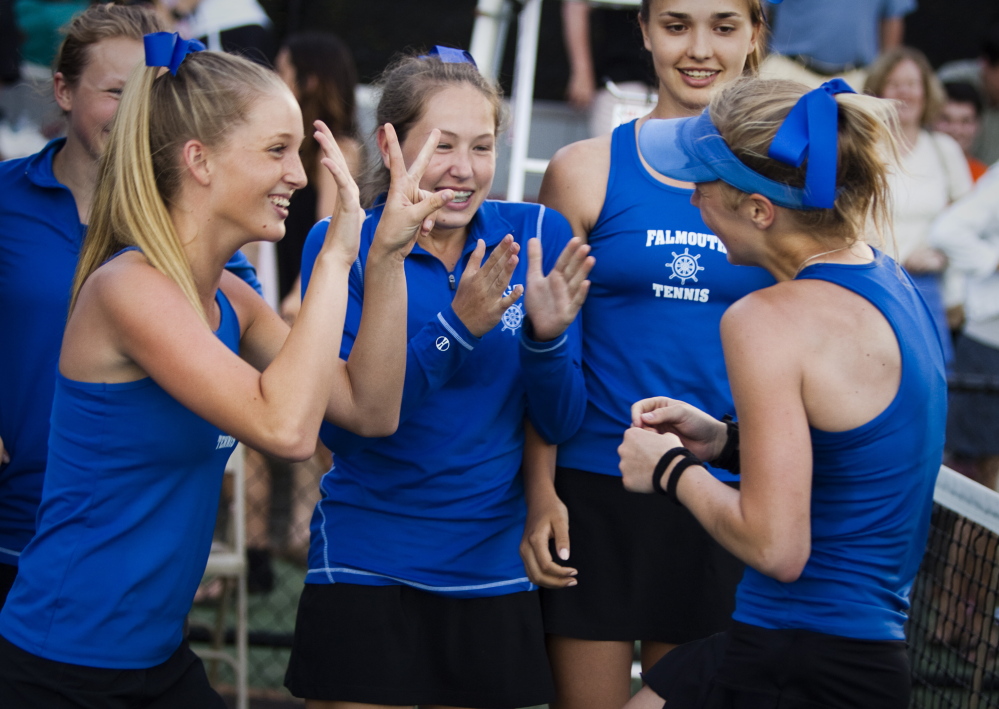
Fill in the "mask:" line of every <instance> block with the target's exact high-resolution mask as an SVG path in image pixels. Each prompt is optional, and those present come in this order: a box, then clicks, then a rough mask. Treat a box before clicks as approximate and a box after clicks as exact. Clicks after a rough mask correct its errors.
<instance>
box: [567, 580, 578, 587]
mask: <svg viewBox="0 0 999 709" xmlns="http://www.w3.org/2000/svg"><path fill="white" fill-rule="evenodd" d="M578 583H579V581H577V580H576V579H571V580H570V581H569V583H567V584H566V585H565V587H566V588H569V587H570V586H575V585H577V584H578Z"/></svg>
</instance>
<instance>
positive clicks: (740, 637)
mask: <svg viewBox="0 0 999 709" xmlns="http://www.w3.org/2000/svg"><path fill="white" fill-rule="evenodd" d="M642 679H643V680H644V681H645V684H646V685H648V687H649V688H650V689H652V690H653V691H654V692H655V693H656V694H658V695H659V696H660V697H662V698H663V699H664V700H665V703H666V706H667V707H668V708H669V709H742V708H743V707H751V708H752V709H846V708H847V707H851V708H853V707H855V708H856V709H861V708H862V709H908V706H909V694H910V692H911V675H910V670H909V656H908V654H907V652H906V647H905V643H904V642H901V641H897V642H893V641H875V640H856V639H854V638H844V637H840V636H837V635H826V634H824V633H816V632H812V631H809V630H797V629H790V630H769V629H766V628H760V627H757V626H754V625H747V624H745V623H737V622H733V624H732V628H731V629H730V630H729V631H727V632H723V633H718V634H717V635H712V636H711V637H709V638H705V639H703V640H697V641H694V642H692V643H687V644H686V645H682V646H681V647H678V648H676V649H675V650H673V651H672V652H670V653H669V654H668V655H666V656H665V657H663V658H662V659H661V660H660V661H659V662H657V663H656V665H655V666H654V667H653V668H652V669H651V670H649V671H648V672H646V673H644V674H643V675H642Z"/></svg>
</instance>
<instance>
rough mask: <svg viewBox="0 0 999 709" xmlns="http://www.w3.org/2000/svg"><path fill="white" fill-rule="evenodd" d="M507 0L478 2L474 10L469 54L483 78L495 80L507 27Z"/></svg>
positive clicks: (508, 9)
mask: <svg viewBox="0 0 999 709" xmlns="http://www.w3.org/2000/svg"><path fill="white" fill-rule="evenodd" d="M509 4H510V2H509V0H479V4H478V5H477V6H476V8H475V25H474V26H473V27H472V41H471V44H470V45H469V47H468V51H469V53H470V54H471V55H472V56H473V57H475V63H476V64H478V66H479V71H480V72H481V73H482V75H483V76H487V77H489V78H490V79H495V78H496V75H497V74H498V73H499V64H500V57H501V56H502V53H503V44H504V41H505V39H506V31H507V28H508V27H509V17H510V8H509Z"/></svg>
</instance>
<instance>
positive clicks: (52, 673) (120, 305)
mask: <svg viewBox="0 0 999 709" xmlns="http://www.w3.org/2000/svg"><path fill="white" fill-rule="evenodd" d="M199 47H200V44H199V43H189V42H186V41H184V40H181V39H180V38H178V37H177V35H176V34H167V33H163V32H161V33H156V34H152V35H147V36H146V37H145V53H146V64H147V66H146V67H137V68H136V69H135V70H134V71H133V72H132V74H131V76H130V78H129V80H128V82H127V83H126V84H125V88H124V90H123V92H122V95H121V102H120V106H119V108H118V112H117V115H116V117H115V119H114V122H113V124H112V127H111V130H110V136H109V138H108V145H107V149H106V151H105V153H104V158H103V160H102V162H101V168H100V181H99V186H98V188H97V193H96V196H95V200H94V205H93V209H92V211H91V221H90V229H89V232H88V235H87V239H86V241H85V244H84V247H83V251H82V254H81V256H80V263H79V266H78V268H77V272H76V279H75V283H74V287H73V294H72V300H71V302H70V315H69V319H68V322H67V325H66V333H65V336H64V338H63V343H62V350H61V355H60V361H59V374H58V378H57V381H56V393H55V398H54V402H53V410H52V427H51V434H50V439H49V458H48V466H47V468H46V473H45V485H44V492H43V495H42V501H41V505H40V507H39V511H38V525H37V533H36V535H35V536H34V538H33V539H32V540H31V542H29V544H28V545H27V547H26V548H25V549H24V552H23V553H22V555H21V557H20V568H19V573H18V576H17V579H16V581H15V583H14V586H13V588H12V590H11V592H10V595H9V597H8V600H7V603H6V605H5V606H4V608H3V611H2V613H0V636H2V637H0V656H2V660H0V696H3V697H4V700H3V701H4V702H5V703H6V702H9V703H10V705H11V706H18V707H28V708H30V707H38V708H39V709H41V708H42V707H53V706H88V707H121V706H128V707H145V706H154V705H155V706H197V707H209V706H218V707H221V706H224V704H223V702H222V700H221V698H220V697H219V696H218V695H217V694H216V693H215V692H214V691H213V690H212V689H211V687H210V686H209V685H208V682H207V678H206V676H205V673H204V669H203V667H202V665H201V663H200V661H199V660H197V658H196V657H195V656H194V655H193V654H192V653H191V651H190V650H189V649H188V648H187V646H186V644H185V643H184V641H183V627H184V621H185V618H186V615H187V612H188V610H189V609H190V605H191V601H192V599H193V597H194V592H195V589H196V588H197V585H198V581H199V579H200V577H201V575H202V573H203V571H204V568H205V562H206V560H207V557H208V552H209V547H210V545H211V536H212V529H213V526H214V518H215V512H216V510H217V503H218V494H219V489H220V484H221V477H222V472H223V468H224V466H225V463H226V459H227V458H228V457H229V454H230V453H231V452H232V448H233V447H234V446H235V445H236V441H237V440H240V441H245V442H246V443H247V444H249V445H252V446H253V447H254V448H257V449H259V450H263V451H267V452H269V453H271V454H273V455H277V456H282V457H287V458H292V459H303V458H307V457H308V456H309V455H311V453H312V451H313V450H314V448H315V441H316V437H317V435H318V432H319V425H320V423H321V421H322V420H323V418H327V419H329V420H331V421H333V422H335V423H337V424H338V425H340V426H343V427H345V428H348V429H350V430H352V431H354V432H356V433H358V434H361V435H385V434H387V433H390V432H391V431H393V430H394V429H395V427H396V425H397V421H398V416H399V406H400V401H401V394H402V383H403V371H404V369H405V356H406V348H405V339H404V337H403V335H402V334H401V333H402V332H403V330H404V327H405V321H404V318H403V316H402V314H401V313H400V310H399V303H400V302H402V303H405V300H406V278H405V272H404V270H403V261H404V257H405V256H406V254H407V253H408V251H409V249H410V248H411V246H412V243H413V242H414V240H415V238H416V236H417V234H418V233H419V231H421V230H423V229H428V228H430V227H431V226H432V222H426V223H425V220H426V219H427V218H428V217H429V216H430V215H431V214H432V213H433V212H434V211H435V210H437V209H439V208H440V207H441V206H443V205H444V204H445V203H446V202H447V201H448V200H449V199H450V198H451V197H453V193H452V192H450V191H442V192H440V193H437V194H429V193H424V192H421V191H420V190H419V188H418V187H417V181H418V180H419V176H420V174H421V172H422V170H423V168H424V167H425V166H426V164H427V160H428V158H429V155H430V150H432V149H433V146H434V145H435V144H436V136H431V140H430V141H428V143H427V146H426V149H424V150H423V151H422V152H421V153H420V155H419V157H418V158H417V159H416V160H415V161H414V164H413V165H412V168H411V169H412V175H407V174H406V173H405V170H402V174H401V175H397V177H398V179H396V180H394V181H393V185H392V189H393V192H392V194H393V197H394V199H393V201H392V207H391V208H389V209H388V210H387V212H386V215H385V217H384V218H383V219H382V221H381V224H380V225H379V229H378V232H377V233H376V234H375V235H374V237H373V243H372V247H371V249H370V252H369V258H368V260H367V268H366V273H365V276H366V283H367V289H366V291H365V295H366V302H365V311H364V314H363V316H362V325H361V330H360V332H359V334H358V339H357V342H356V343H355V346H354V353H355V354H356V355H357V357H353V356H352V357H351V358H350V359H349V360H348V361H342V360H340V359H339V358H338V356H337V354H338V350H339V343H340V338H341V334H342V329H343V320H344V315H345V311H346V302H347V279H348V273H349V271H350V269H351V267H352V265H353V264H354V260H355V259H356V256H357V249H358V237H359V234H360V229H361V222H362V220H363V212H362V211H361V209H360V203H359V200H358V191H357V187H356V185H355V184H354V182H353V180H352V179H351V178H350V174H349V172H348V170H347V166H346V162H345V161H344V158H343V155H342V154H341V153H340V151H339V149H338V148H337V147H336V144H335V141H333V139H332V136H331V135H330V133H329V131H328V129H327V128H326V127H325V126H324V125H323V124H321V123H318V122H317V124H316V127H317V130H316V139H317V140H319V142H320V143H321V144H322V147H323V151H324V154H325V158H324V159H323V164H324V165H325V166H326V168H327V169H328V170H329V171H330V172H331V174H332V175H333V177H334V179H335V180H336V183H337V186H338V189H339V192H340V200H339V205H340V206H339V209H338V212H337V214H336V215H335V218H334V219H333V220H332V222H331V224H330V226H329V229H328V230H327V233H326V238H325V240H324V243H323V245H322V248H321V249H320V253H319V255H318V256H317V259H316V268H315V270H314V272H313V288H312V289H311V290H310V293H309V297H308V298H306V299H305V303H304V305H303V307H302V312H301V315H300V316H299V318H298V320H297V321H296V323H295V325H294V327H293V328H292V329H291V331H290V332H289V329H288V327H287V325H285V324H284V322H283V321H282V320H281V318H280V317H279V316H278V315H277V314H276V313H274V312H273V311H272V310H271V309H270V308H269V307H268V306H267V305H266V304H265V303H264V301H263V300H262V299H261V298H260V297H259V296H258V295H257V293H256V292H254V291H253V289H251V288H250V287H249V286H248V285H246V284H245V283H244V282H243V281H241V280H239V279H238V278H237V277H236V276H234V275H232V274H230V273H228V272H225V271H223V266H224V265H225V263H226V261H227V259H229V257H230V256H232V254H233V253H235V251H236V250H237V249H238V248H240V247H241V246H243V245H245V244H247V243H249V242H251V241H255V240H270V241H276V240H278V239H280V238H281V237H282V236H283V235H284V220H285V218H286V217H287V215H288V211H287V208H288V203H289V199H290V197H291V195H292V193H293V192H294V191H295V190H296V189H298V188H300V187H302V186H304V184H305V182H306V177H305V174H304V172H303V169H302V163H301V160H300V159H299V157H298V148H299V146H300V144H301V142H302V140H303V130H302V117H301V113H300V112H299V109H298V105H297V103H296V102H295V100H294V98H293V97H292V95H291V93H290V92H289V91H288V89H287V88H286V87H285V86H284V84H283V83H282V82H281V80H280V79H279V78H278V77H277V75H276V74H274V73H272V72H270V71H268V70H267V69H264V68H262V67H260V66H258V65H256V64H253V63H251V62H249V61H246V60H244V59H241V58H238V57H234V56H230V55H225V54H219V53H214V52H202V51H197V50H198V49H199ZM200 48H201V49H203V47H200ZM192 52H193V53H192ZM185 57H186V58H185ZM162 67H168V70H165V71H164V70H163V69H162ZM389 143H390V145H392V146H393V150H392V164H393V165H394V166H396V167H398V166H399V164H400V162H399V161H400V160H401V157H400V156H399V155H398V144H397V143H394V142H392V140H391V136H390V137H389ZM397 172H398V170H397Z"/></svg>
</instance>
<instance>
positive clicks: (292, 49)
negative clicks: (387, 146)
mask: <svg viewBox="0 0 999 709" xmlns="http://www.w3.org/2000/svg"><path fill="white" fill-rule="evenodd" d="M275 68H276V69H277V72H278V74H279V75H280V76H281V78H282V79H284V82H285V83H286V84H287V85H288V87H289V88H290V89H291V91H292V93H293V94H294V95H295V98H296V99H298V104H299V106H300V107H301V108H302V118H303V119H304V120H305V132H306V135H310V134H311V133H312V131H314V130H315V128H314V127H313V122H314V121H317V120H320V121H323V122H324V123H326V125H327V126H329V129H330V131H332V133H333V137H334V138H336V142H337V145H338V146H339V147H340V150H341V151H342V152H343V154H344V157H345V158H346V159H347V164H348V166H349V167H350V171H351V173H352V174H353V175H354V176H355V178H356V177H358V176H359V175H360V170H361V165H362V164H363V162H364V161H363V159H362V145H361V142H360V139H359V135H358V125H357V108H356V101H355V96H354V93H355V91H356V89H357V69H356V67H355V66H354V58H353V57H352V56H351V53H350V50H349V49H348V48H347V45H346V44H344V43H343V41H342V40H341V39H340V38H339V37H337V36H336V35H335V34H332V33H330V32H303V33H301V34H295V35H292V36H291V37H289V38H288V39H287V40H285V43H284V46H283V47H282V48H281V50H280V51H279V52H278V55H277V59H276V62H275ZM320 157H321V151H320V147H319V143H317V142H315V141H309V142H306V144H305V145H304V146H303V147H302V164H303V165H304V166H305V172H306V174H307V175H308V176H309V184H308V185H307V186H306V187H305V188H304V189H300V190H296V192H295V194H294V196H293V197H292V200H291V209H290V214H289V216H288V219H287V220H286V222H285V229H286V231H285V237H284V238H283V239H282V240H281V241H279V242H278V244H277V254H278V283H279V293H280V295H281V297H282V298H283V300H282V302H281V314H282V315H284V316H285V318H286V319H290V320H292V321H294V317H295V315H297V313H298V308H299V307H300V305H301V302H302V295H301V290H302V288H301V281H300V280H299V278H298V272H299V269H300V268H301V265H302V247H303V246H304V245H305V237H307V236H308V235H309V230H310V229H311V228H312V227H313V225H314V224H315V223H316V222H318V221H319V220H320V219H323V218H325V217H328V216H329V215H331V214H333V210H334V209H335V208H336V195H337V191H336V183H335V182H334V181H333V178H332V177H331V176H330V174H329V171H328V170H326V169H324V168H323V167H322V166H321V165H320V164H319V159H320Z"/></svg>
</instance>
